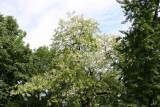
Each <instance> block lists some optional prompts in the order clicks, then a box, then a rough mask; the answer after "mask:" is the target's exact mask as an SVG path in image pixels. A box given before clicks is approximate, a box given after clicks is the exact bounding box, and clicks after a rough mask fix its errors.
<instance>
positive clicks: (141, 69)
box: [117, 0, 160, 107]
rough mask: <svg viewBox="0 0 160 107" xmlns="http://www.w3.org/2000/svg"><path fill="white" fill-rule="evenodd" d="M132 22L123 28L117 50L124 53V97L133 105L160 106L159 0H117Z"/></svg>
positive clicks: (127, 18)
mask: <svg viewBox="0 0 160 107" xmlns="http://www.w3.org/2000/svg"><path fill="white" fill-rule="evenodd" d="M117 1H118V2H119V3H120V4H121V5H122V8H123V9H124V14H125V16H126V21H124V22H127V21H130V22H131V23H132V26H131V27H130V29H129V30H128V31H122V33H124V34H125V35H126V36H125V37H123V38H122V39H121V44H120V48H119V50H120V52H121V55H122V56H124V61H122V62H120V64H121V65H122V66H123V68H124V69H122V71H123V83H124V85H125V86H126V87H127V95H125V96H126V97H127V98H126V99H125V101H126V102H127V103H128V104H134V106H136V105H137V106H138V105H139V106H148V107H151V106H160V105H159V104H160V102H159V101H160V92H159V89H160V75H159V73H160V64H159V62H160V42H159V41H160V36H159V35H160V18H159V15H158V13H159V8H160V6H159V0H122V1H121V0H117Z"/></svg>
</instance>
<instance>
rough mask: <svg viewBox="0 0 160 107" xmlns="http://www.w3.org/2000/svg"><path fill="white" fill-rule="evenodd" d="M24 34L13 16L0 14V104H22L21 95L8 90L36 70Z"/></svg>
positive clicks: (26, 78)
mask: <svg viewBox="0 0 160 107" xmlns="http://www.w3.org/2000/svg"><path fill="white" fill-rule="evenodd" d="M25 35H26V33H25V32H23V31H22V30H21V29H19V26H18V24H17V22H16V20H15V19H13V17H11V16H7V17H4V16H3V15H1V14H0V94H1V95H0V106H5V105H7V106H9V105H10V106H13V105H15V106H18V105H21V106H23V104H24V100H23V97H22V96H21V95H16V96H11V95H10V92H11V90H12V89H13V88H14V87H13V86H14V85H16V84H23V83H24V82H25V81H27V80H28V78H29V77H31V76H32V74H33V73H35V72H36V69H34V61H33V54H32V50H31V49H30V48H29V45H26V46H25V45H24V42H23V38H24V37H25Z"/></svg>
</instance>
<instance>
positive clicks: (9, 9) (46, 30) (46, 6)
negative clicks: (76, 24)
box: [0, 0, 119, 49]
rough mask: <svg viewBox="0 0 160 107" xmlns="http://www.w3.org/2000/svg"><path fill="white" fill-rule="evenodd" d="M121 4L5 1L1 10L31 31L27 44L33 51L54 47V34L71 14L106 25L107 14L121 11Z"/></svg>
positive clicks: (76, 0)
mask: <svg viewBox="0 0 160 107" xmlns="http://www.w3.org/2000/svg"><path fill="white" fill-rule="evenodd" d="M117 4H118V3H116V0H98V1H97V0H1V1H0V10H1V9H3V11H2V14H6V15H7V14H9V15H13V16H15V18H17V20H18V23H19V25H20V27H21V28H22V29H23V30H26V31H27V38H26V39H25V41H26V42H28V43H30V45H31V48H32V49H33V48H38V47H39V46H42V45H49V44H50V43H51V40H50V39H51V38H52V35H53V33H54V31H53V30H54V29H55V28H56V27H57V25H58V21H59V19H60V18H65V17H66V16H65V14H66V13H67V12H72V11H76V12H77V13H78V14H81V13H83V14H84V15H85V17H87V18H96V19H97V20H98V21H100V22H105V21H106V19H104V18H106V17H110V16H109V14H107V13H108V12H109V11H111V10H116V9H117V8H119V7H117V6H119V5H117ZM106 14H107V15H106ZM115 14H118V13H115ZM110 15H114V14H112V13H111V14H110ZM113 21H114V20H113ZM106 22H107V21H106ZM110 23H111V22H110ZM103 25H105V24H103Z"/></svg>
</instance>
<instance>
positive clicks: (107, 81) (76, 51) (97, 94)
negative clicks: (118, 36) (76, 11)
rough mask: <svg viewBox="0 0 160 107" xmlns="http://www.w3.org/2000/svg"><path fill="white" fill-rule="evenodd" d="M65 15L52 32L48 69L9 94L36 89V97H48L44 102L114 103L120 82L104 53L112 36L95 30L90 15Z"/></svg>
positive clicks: (53, 104)
mask: <svg viewBox="0 0 160 107" xmlns="http://www.w3.org/2000/svg"><path fill="white" fill-rule="evenodd" d="M68 17H69V20H67V21H64V20H60V22H59V26H58V27H57V29H56V30H55V34H54V36H53V43H52V45H51V52H54V58H53V59H52V60H51V62H50V63H51V64H52V65H54V66H52V70H50V71H47V72H45V73H44V74H42V75H41V74H40V75H36V76H34V77H33V78H32V79H31V81H30V82H27V83H25V84H24V85H18V87H19V88H18V90H17V91H12V94H22V95H23V96H25V97H32V95H34V93H35V92H36V91H38V92H40V93H39V94H37V97H38V98H41V97H42V96H41V95H42V94H44V96H43V97H42V98H44V99H45V98H46V99H47V100H48V106H49V105H50V106H62V105H63V106H82V107H85V106H87V107H90V106H96V105H97V104H99V105H102V106H103V105H104V106H106V105H113V104H114V105H116V104H118V102H119V95H120V94H121V91H122V89H123V88H122V87H123V85H122V84H121V83H120V82H119V81H118V77H117V74H118V72H117V71H116V70H114V69H113V68H112V67H111V63H112V60H111V59H110V58H109V55H108V53H109V52H110V53H112V51H110V50H112V49H113V48H112V46H113V45H114V43H113V41H115V38H110V39H109V37H108V36H107V35H100V34H98V32H99V28H98V23H97V22H96V21H95V20H93V19H87V20H85V19H84V17H83V15H82V16H79V15H73V14H72V13H69V14H68ZM103 36H104V37H103ZM106 45H108V46H106ZM101 99H103V101H102V100H101Z"/></svg>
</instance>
